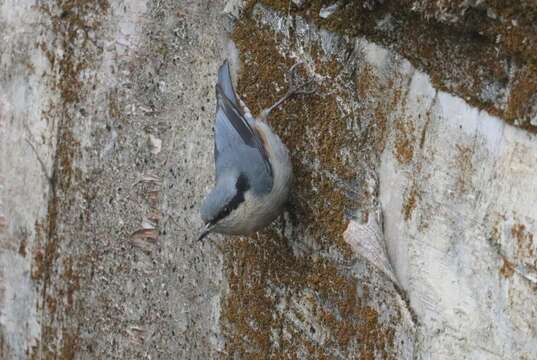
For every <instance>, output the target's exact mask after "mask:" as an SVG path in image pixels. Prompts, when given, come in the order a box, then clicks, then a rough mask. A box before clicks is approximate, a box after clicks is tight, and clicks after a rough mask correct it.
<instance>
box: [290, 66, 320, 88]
mask: <svg viewBox="0 0 537 360" xmlns="http://www.w3.org/2000/svg"><path fill="white" fill-rule="evenodd" d="M303 64H304V62H303V61H298V62H296V63H295V64H294V65H293V66H291V67H290V68H289V70H288V71H287V76H286V78H287V82H288V83H289V90H288V91H287V93H288V94H289V95H309V94H313V93H314V92H315V91H316V90H317V89H316V87H315V86H314V85H315V82H314V79H313V78H310V79H308V80H305V81H303V80H302V78H301V77H300V75H299V74H298V67H299V66H300V65H303ZM312 85H313V86H312Z"/></svg>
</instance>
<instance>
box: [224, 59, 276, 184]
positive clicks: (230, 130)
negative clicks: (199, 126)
mask: <svg viewBox="0 0 537 360" xmlns="http://www.w3.org/2000/svg"><path fill="white" fill-rule="evenodd" d="M216 99H217V105H216V124H215V151H214V154H215V162H216V165H217V166H218V159H219V158H220V157H221V156H222V154H223V153H226V152H230V151H237V156H240V152H239V151H240V149H243V148H244V147H243V146H244V145H246V146H247V147H249V148H251V149H253V150H255V152H256V153H258V154H259V161H261V162H262V163H263V164H262V165H263V167H264V168H265V171H266V173H267V174H268V175H269V176H270V177H271V178H272V167H271V165H270V162H269V158H268V154H267V152H266V150H265V147H264V146H263V143H262V140H261V139H260V137H259V135H258V134H257V132H256V131H255V130H254V129H253V128H252V126H251V125H250V123H249V122H248V120H247V119H246V118H245V117H244V114H243V113H242V111H240V109H239V107H238V104H237V103H238V101H237V95H236V93H235V91H234V89H233V84H232V82H231V77H230V74H229V65H228V63H227V62H225V63H224V64H223V65H222V66H221V67H220V69H219V71H218V83H217V84H216ZM249 157H252V156H251V155H250V156H249ZM254 157H255V156H254ZM227 158H229V157H227ZM238 161H240V159H238Z"/></svg>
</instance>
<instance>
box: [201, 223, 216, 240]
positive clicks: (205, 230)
mask: <svg viewBox="0 0 537 360" xmlns="http://www.w3.org/2000/svg"><path fill="white" fill-rule="evenodd" d="M213 227H214V225H213V224H211V223H207V224H205V225H204V226H203V227H202V228H201V231H200V235H199V236H198V241H201V240H203V238H204V237H205V236H207V235H208V234H209V233H210V232H211V230H212V229H213Z"/></svg>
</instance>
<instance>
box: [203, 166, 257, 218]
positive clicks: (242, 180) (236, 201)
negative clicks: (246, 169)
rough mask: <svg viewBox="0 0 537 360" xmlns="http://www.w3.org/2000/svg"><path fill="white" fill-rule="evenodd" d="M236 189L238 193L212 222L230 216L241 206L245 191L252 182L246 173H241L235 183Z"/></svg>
mask: <svg viewBox="0 0 537 360" xmlns="http://www.w3.org/2000/svg"><path fill="white" fill-rule="evenodd" d="M235 189H237V193H236V194H235V196H233V198H232V199H231V200H230V201H229V203H228V204H227V205H226V206H224V207H223V208H222V210H221V211H220V212H219V213H218V215H216V217H215V218H214V219H212V220H211V221H210V223H211V224H213V225H214V224H216V223H217V222H218V221H220V220H222V219H223V218H225V217H226V216H228V215H229V214H230V213H231V212H232V211H233V210H235V209H236V208H238V207H239V205H240V204H241V203H242V202H243V201H244V193H245V192H246V191H248V189H250V183H249V182H248V179H247V178H246V176H245V175H244V174H240V175H239V177H238V178H237V182H236V183H235Z"/></svg>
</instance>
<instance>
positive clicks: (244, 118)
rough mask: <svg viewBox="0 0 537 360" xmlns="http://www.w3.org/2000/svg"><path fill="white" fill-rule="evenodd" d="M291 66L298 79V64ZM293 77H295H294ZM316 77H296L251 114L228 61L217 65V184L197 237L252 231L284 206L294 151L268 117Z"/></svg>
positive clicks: (206, 204) (205, 206)
mask: <svg viewBox="0 0 537 360" xmlns="http://www.w3.org/2000/svg"><path fill="white" fill-rule="evenodd" d="M300 64H301V63H300V62H298V63H296V64H294V65H293V66H292V67H291V68H290V69H289V73H290V74H291V79H296V77H297V75H296V69H297V66H298V65H300ZM290 83H291V81H290ZM311 83H312V80H310V81H306V82H304V83H303V84H302V85H300V86H296V85H295V84H293V83H291V84H290V86H289V90H288V91H287V93H286V94H285V95H284V96H283V97H282V98H280V99H279V100H278V101H276V102H275V103H274V104H273V105H272V106H270V107H268V108H266V109H264V110H262V111H261V112H260V114H259V116H257V117H253V116H252V115H251V112H250V110H249V109H248V107H247V106H246V105H245V103H244V102H243V100H242V99H241V98H240V97H239V96H237V94H236V92H235V89H234V87H233V82H232V80H231V73H230V67H229V62H228V61H227V60H225V61H224V62H223V64H222V65H221V66H220V67H219V69H218V75H217V83H216V86H215V89H216V120H215V124H214V160H215V179H216V180H215V185H214V187H213V188H212V190H211V191H210V192H209V193H208V194H207V195H206V197H205V198H204V200H203V202H202V205H201V208H200V215H201V219H202V220H203V223H204V225H203V226H202V228H201V230H200V233H199V237H198V241H200V240H202V239H203V238H204V237H205V236H207V235H208V234H209V233H220V234H228V235H250V234H253V233H255V232H257V231H259V230H261V229H262V228H264V227H265V226H267V225H268V224H270V223H271V222H272V221H273V220H274V219H276V218H277V217H278V216H279V215H280V214H281V213H282V211H283V209H284V206H285V204H286V202H287V199H288V196H289V192H290V189H291V185H292V181H293V170H292V164H291V159H290V157H289V151H288V149H287V147H286V146H285V144H284V143H283V142H282V141H281V139H280V138H279V136H278V135H277V134H276V133H275V132H274V131H273V130H272V128H271V127H270V126H269V124H268V123H267V118H268V116H269V115H270V113H271V112H272V111H273V110H274V109H275V108H277V107H279V106H280V105H281V104H283V103H284V102H285V101H286V100H288V99H289V98H291V97H292V96H293V95H296V94H299V93H302V94H308V93H312V92H313V90H311V89H310V90H306V89H305V88H306V87H307V85H308V84H311Z"/></svg>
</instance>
